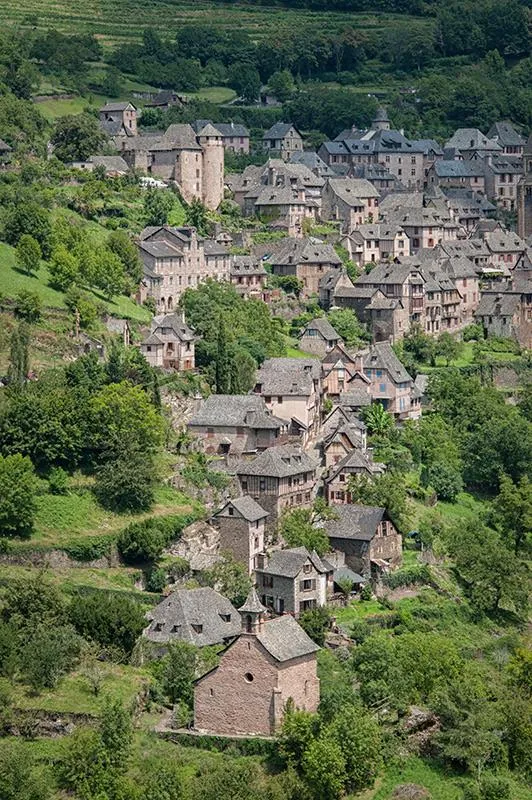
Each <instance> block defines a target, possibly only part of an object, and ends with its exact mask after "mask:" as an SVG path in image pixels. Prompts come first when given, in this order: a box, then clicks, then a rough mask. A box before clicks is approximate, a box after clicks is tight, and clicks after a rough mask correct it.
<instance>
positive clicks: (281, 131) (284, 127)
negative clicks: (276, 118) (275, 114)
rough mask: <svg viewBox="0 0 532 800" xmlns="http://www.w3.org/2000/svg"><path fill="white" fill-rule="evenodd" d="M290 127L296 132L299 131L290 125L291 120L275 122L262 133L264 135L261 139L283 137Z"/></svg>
mask: <svg viewBox="0 0 532 800" xmlns="http://www.w3.org/2000/svg"><path fill="white" fill-rule="evenodd" d="M291 128H293V129H294V130H295V131H296V133H299V131H298V130H297V128H296V126H295V125H292V123H291V122H276V123H275V125H272V127H271V128H269V129H268V130H267V131H266V133H265V134H264V136H263V137H262V138H263V140H264V139H284V137H285V136H286V135H287V134H288V132H289V131H290V129H291ZM299 135H301V134H299Z"/></svg>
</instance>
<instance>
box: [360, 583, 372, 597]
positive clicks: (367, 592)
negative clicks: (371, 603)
mask: <svg viewBox="0 0 532 800" xmlns="http://www.w3.org/2000/svg"><path fill="white" fill-rule="evenodd" d="M372 597H373V589H372V588H371V584H369V583H366V584H365V585H364V586H363V587H362V589H361V590H360V599H361V600H365V601H367V600H371V598H372Z"/></svg>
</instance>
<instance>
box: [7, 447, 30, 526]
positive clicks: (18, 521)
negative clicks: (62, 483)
mask: <svg viewBox="0 0 532 800" xmlns="http://www.w3.org/2000/svg"><path fill="white" fill-rule="evenodd" d="M35 489H36V478H35V472H34V471H33V466H32V463H31V461H30V459H29V458H28V457H27V456H21V455H20V454H19V453H16V454H15V455H12V456H6V457H5V458H3V457H2V456H0V535H2V536H23V537H27V536H30V535H31V532H32V530H33V520H34V517H35Z"/></svg>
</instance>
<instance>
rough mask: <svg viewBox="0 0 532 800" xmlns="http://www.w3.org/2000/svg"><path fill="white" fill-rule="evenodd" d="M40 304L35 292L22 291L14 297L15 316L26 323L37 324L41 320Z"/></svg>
mask: <svg viewBox="0 0 532 800" xmlns="http://www.w3.org/2000/svg"><path fill="white" fill-rule="evenodd" d="M41 311H42V302H41V298H40V297H39V295H38V294H35V292H28V291H26V290H23V291H21V292H19V293H18V294H17V295H16V297H15V315H16V316H17V317H19V318H20V319H23V320H25V321H26V322H38V321H39V319H40V318H41Z"/></svg>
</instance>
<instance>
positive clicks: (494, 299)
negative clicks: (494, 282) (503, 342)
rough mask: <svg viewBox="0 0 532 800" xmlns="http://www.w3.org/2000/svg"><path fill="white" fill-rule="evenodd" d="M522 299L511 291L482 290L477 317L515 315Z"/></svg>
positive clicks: (476, 312)
mask: <svg viewBox="0 0 532 800" xmlns="http://www.w3.org/2000/svg"><path fill="white" fill-rule="evenodd" d="M520 303H521V299H520V297H519V295H518V294H513V293H510V292H481V295H480V302H479V304H478V308H477V310H476V311H475V316H476V317H486V316H489V317H513V315H514V314H515V312H516V311H517V310H518V309H519V305H520Z"/></svg>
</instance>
